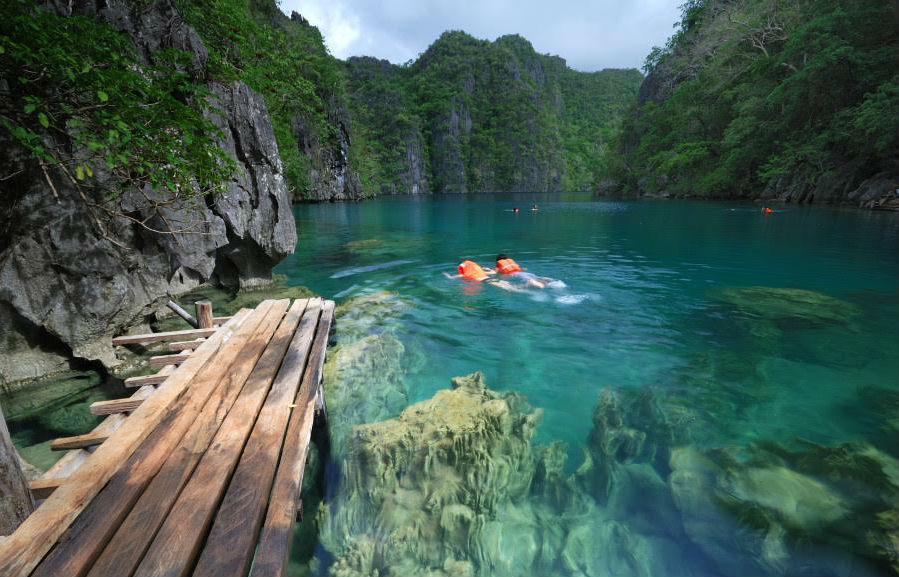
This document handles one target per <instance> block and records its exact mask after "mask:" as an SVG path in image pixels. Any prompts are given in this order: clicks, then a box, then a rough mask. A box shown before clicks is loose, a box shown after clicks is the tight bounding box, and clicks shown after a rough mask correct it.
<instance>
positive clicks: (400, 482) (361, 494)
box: [322, 373, 541, 575]
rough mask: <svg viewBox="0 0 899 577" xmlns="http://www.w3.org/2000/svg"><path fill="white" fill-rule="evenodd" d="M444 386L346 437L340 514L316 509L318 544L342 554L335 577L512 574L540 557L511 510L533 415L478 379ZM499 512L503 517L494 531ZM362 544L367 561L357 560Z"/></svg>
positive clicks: (528, 454) (527, 480)
mask: <svg viewBox="0 0 899 577" xmlns="http://www.w3.org/2000/svg"><path fill="white" fill-rule="evenodd" d="M452 385H453V388H452V389H451V390H442V391H439V392H438V393H437V394H436V395H435V396H434V397H433V398H432V399H430V400H427V401H423V402H420V403H416V404H414V405H412V406H410V407H408V408H407V409H405V410H404V411H403V412H402V413H401V414H400V416H399V417H397V418H395V419H391V420H388V421H383V422H379V423H373V424H368V425H361V426H358V427H356V428H355V429H354V434H353V436H352V438H351V439H350V440H349V442H348V447H347V450H348V454H347V462H346V471H345V472H346V479H345V485H344V487H343V488H342V490H343V497H344V503H343V506H340V507H338V508H337V509H336V511H335V512H334V513H333V514H332V513H331V512H330V510H328V509H323V517H324V518H323V523H322V526H323V529H324V530H323V541H324V542H325V543H326V544H327V545H328V546H329V548H331V549H332V550H333V551H341V552H343V554H342V555H340V556H339V560H338V562H337V565H338V566H339V567H340V568H341V571H342V573H341V574H347V575H350V574H352V573H349V572H348V571H349V569H350V568H353V570H355V571H358V572H360V573H361V574H371V573H372V571H371V569H372V567H369V566H367V564H366V563H367V561H366V560H367V559H369V558H373V559H376V560H379V561H380V563H379V567H375V569H378V570H379V571H381V574H403V573H402V571H400V568H402V569H403V570H404V571H405V570H413V569H414V571H415V574H429V573H434V572H435V571H438V570H439V571H441V572H445V573H448V572H447V571H445V569H451V570H452V572H453V573H457V574H465V573H466V572H467V568H468V567H469V564H472V563H474V564H475V565H477V566H485V567H493V568H494V569H495V570H496V571H498V574H510V575H511V574H517V573H518V571H520V568H521V567H522V566H529V565H530V564H531V562H532V561H533V559H534V557H535V556H537V555H538V554H539V547H538V544H537V541H536V538H535V536H534V535H533V526H534V525H535V522H534V520H533V519H532V518H531V517H532V513H530V512H529V511H527V510H523V511H519V512H517V513H516V512H515V511H516V510H515V508H514V503H515V502H516V501H521V500H523V499H524V498H525V497H526V496H527V495H528V492H529V488H530V484H531V480H532V478H533V476H534V470H535V466H536V465H535V459H534V455H533V453H532V451H531V449H530V446H529V440H530V438H531V436H532V435H533V433H534V428H535V427H536V424H537V422H538V420H539V418H540V414H541V411H540V410H539V409H538V410H534V409H532V408H531V407H529V406H528V405H527V404H526V403H524V401H523V400H521V399H520V398H518V397H517V396H516V395H513V394H500V393H497V392H494V391H492V390H490V389H488V388H487V387H486V385H485V384H484V380H483V375H481V373H473V374H471V375H468V376H466V377H457V378H455V379H453V382H452ZM501 510H502V511H504V512H505V513H504V515H507V516H508V518H505V519H504V520H503V522H502V523H497V521H496V516H497V515H498V514H500V511H501ZM513 518H517V519H518V521H517V522H513ZM366 541H371V542H372V543H373V546H374V553H373V554H372V555H371V556H368V555H361V554H360V551H361V550H364V549H365V548H366V547H365V546H363V544H364V543H365V542H366ZM447 559H452V560H453V563H452V564H451V566H445V565H446V560H447ZM364 561H365V562H364ZM522 563H524V565H522ZM385 571H386V572H387V573H384V572H385ZM434 574H437V573H434Z"/></svg>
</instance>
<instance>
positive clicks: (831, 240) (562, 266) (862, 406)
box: [276, 194, 899, 574]
mask: <svg viewBox="0 0 899 577" xmlns="http://www.w3.org/2000/svg"><path fill="white" fill-rule="evenodd" d="M534 203H538V205H539V211H537V212H532V211H531V210H530V206H531V205H532V204H534ZM514 207H519V208H520V209H521V210H520V212H518V213H517V214H516V213H514V212H512V209H513V208H514ZM294 214H295V216H296V220H297V231H298V234H299V240H298V244H297V251H296V254H294V255H292V256H290V257H288V258H287V259H285V260H284V261H283V262H282V263H281V264H280V265H279V266H278V267H277V270H276V272H278V273H281V274H284V275H286V276H287V278H288V283H290V284H297V285H303V286H306V287H309V288H310V289H312V290H313V291H315V292H317V293H319V294H322V295H324V296H327V297H331V298H334V299H336V300H337V301H338V304H340V303H341V302H345V301H347V300H349V299H351V298H354V297H358V296H363V295H367V294H372V293H378V292H380V291H389V292H390V293H393V294H395V295H396V296H397V298H400V299H403V300H404V301H405V302H408V303H409V306H408V307H406V308H404V309H403V310H402V311H401V312H400V313H399V315H398V317H397V318H395V319H391V329H390V330H391V332H392V334H393V335H394V336H395V337H396V338H397V339H398V340H399V341H400V342H401V343H402V344H403V348H404V355H403V360H402V364H403V368H402V379H403V381H404V385H405V388H406V390H407V393H408V403H414V402H418V401H422V400H426V399H430V398H431V397H432V396H433V395H434V394H435V392H436V391H438V390H439V389H445V388H447V387H448V386H449V382H450V379H451V377H454V376H456V375H464V374H468V373H471V372H473V371H476V370H478V371H482V372H483V373H484V376H485V378H486V382H487V383H488V385H489V387H490V388H491V389H494V390H497V391H503V392H505V391H514V392H517V393H521V394H522V395H524V397H525V398H526V399H527V401H528V402H529V403H530V404H531V405H533V406H536V407H540V408H541V409H542V410H543V415H542V419H541V421H540V424H539V425H538V427H537V430H536V434H535V436H534V438H533V439H532V442H533V443H534V444H548V443H551V442H554V441H561V442H564V443H565V444H566V446H567V449H566V452H567V456H568V458H567V464H566V465H565V473H566V474H570V473H573V472H574V471H575V470H576V469H577V468H578V467H579V466H580V465H581V464H582V462H583V460H584V454H585V448H587V447H586V445H587V443H588V438H589V436H590V434H591V430H592V429H593V427H594V422H593V418H592V416H593V412H594V409H595V407H596V404H597V398H598V396H599V394H600V392H601V391H602V390H604V389H611V390H613V391H621V392H627V391H635V390H636V391H641V390H649V389H651V390H653V391H655V393H654V394H656V395H657V396H659V397H660V398H662V399H663V400H664V399H665V397H666V396H668V395H680V396H681V397H684V396H686V398H688V399H689V404H690V405H691V407H690V408H691V410H693V411H694V416H693V418H692V420H691V421H690V422H689V424H688V426H687V428H689V429H690V431H689V433H690V437H691V441H690V443H691V446H692V447H695V448H696V449H697V450H699V451H704V450H710V449H720V448H727V447H743V448H745V447H747V446H755V445H756V444H764V443H768V442H773V443H777V444H779V445H782V446H785V447H796V446H797V445H796V443H797V442H799V443H801V442H804V441H808V442H811V443H814V444H817V445H822V446H827V447H835V446H838V445H840V444H842V443H848V442H853V443H861V444H864V446H868V445H872V446H874V447H876V448H877V449H878V450H879V451H880V452H881V453H880V455H881V456H882V457H883V456H884V455H886V456H888V458H887V459H886V461H885V462H887V463H888V466H886V467H885V470H887V469H889V470H892V469H891V467H892V466H893V465H892V463H893V462H894V459H895V458H896V456H897V454H899V443H897V441H899V429H897V421H899V419H897V417H899V413H897V411H899V404H897V399H899V258H897V256H899V255H897V253H899V242H897V241H899V215H896V214H884V213H872V212H863V211H858V210H845V209H836V208H825V207H799V206H789V205H788V206H783V207H777V209H776V212H775V213H773V214H762V213H761V211H760V207H759V205H756V204H739V203H716V202H679V201H659V202H609V201H605V200H597V199H592V198H591V197H590V196H589V195H580V194H552V195H529V194H516V195H499V194H498V195H467V196H434V197H395V198H382V199H379V200H374V201H367V202H364V203H359V204H350V203H343V204H313V205H298V206H296V207H295V208H294ZM500 252H502V253H507V254H508V255H510V256H512V257H513V258H514V259H516V260H517V262H518V263H519V264H521V265H522V266H524V267H526V268H527V269H528V270H529V271H531V272H534V273H536V274H538V275H542V276H547V277H552V278H557V279H561V280H563V281H564V283H565V285H567V286H566V288H564V289H545V290H536V289H534V290H528V291H525V292H507V291H505V290H501V289H500V288H497V287H496V286H491V285H486V284H482V283H472V282H467V281H463V280H459V279H448V278H446V277H445V276H444V274H443V273H445V272H448V273H454V272H455V268H456V265H457V264H458V263H459V262H460V261H461V260H462V259H472V260H475V261H477V262H479V263H481V264H482V265H484V266H492V263H493V260H494V258H495V256H496V255H497V253H500ZM748 287H764V288H763V289H749V290H746V289H747V288H748ZM768 289H775V290H774V291H769V290H768ZM776 289H801V290H802V291H812V292H811V293H805V292H801V293H796V294H798V295H799V297H798V298H799V300H800V301H801V302H799V303H798V304H796V303H792V302H788V303H787V304H783V302H784V300H785V299H786V298H787V296H785V295H791V294H793V293H790V292H783V293H781V292H778V291H777V290H776ZM810 295H811V296H810ZM781 296H784V299H781V298H780V297H781ZM808 299H812V300H811V301H810V302H806V301H807V300H808ZM815 299H819V300H815ZM337 327H338V328H337V340H338V344H339V341H340V320H338V325H337ZM691 395H692V396H691ZM360 402H362V403H364V402H365V400H364V399H363V400H361V401H360ZM384 416H389V417H392V416H395V415H384ZM332 418H333V419H341V415H339V414H337V415H333V416H332ZM338 458H339V455H338ZM771 467H774V465H771V464H770V463H769V464H767V465H765V466H763V467H761V469H759V470H765V471H769V470H773V469H772V468H771ZM669 472H670V471H669ZM664 474H665V473H660V475H661V476H662V480H663V481H665V480H666V479H664ZM821 475H822V476H824V477H826V476H827V474H825V473H821ZM813 477H814V476H813ZM791 479H792V478H791ZM793 480H795V479H793ZM831 480H832V479H831ZM824 481H827V479H824ZM791 482H792V481H791V480H788V481H785V483H786V484H783V483H781V484H778V483H780V481H772V482H771V483H769V484H768V485H766V484H765V483H762V482H761V481H759V483H758V485H759V487H757V491H758V492H760V493H761V497H758V496H757V497H756V499H755V501H754V502H755V503H756V504H757V503H758V502H759V501H761V502H765V498H766V492H770V493H771V494H774V493H777V492H778V491H781V492H783V491H787V492H789V491H791V490H793V488H795V487H794V486H793V485H790V483H791ZM805 482H806V479H805V477H803V479H802V480H801V482H799V481H797V483H799V485H801V484H802V483H805ZM810 482H811V481H809V483H810ZM815 482H817V481H815ZM822 482H823V481H822ZM810 486H811V485H810ZM744 489H745V487H744ZM844 489H845V487H844ZM848 490H849V491H850V493H852V491H856V492H858V491H862V492H864V491H867V489H864V488H862V489H857V488H855V489H848ZM889 491H894V489H892V488H891V489H888V492H889ZM744 492H745V491H744ZM781 496H782V495H781ZM708 498H709V501H710V504H709V507H713V506H714V504H713V503H711V501H712V500H713V499H714V497H713V495H711V494H710V495H709V496H708ZM778 498H779V497H778ZM892 501H893V502H896V501H899V493H894V494H893V499H892ZM797 503H798V504H797ZM769 505H770V503H769ZM772 507H773V509H769V513H770V511H772V510H773V511H774V514H775V516H776V515H781V516H783V515H787V513H785V512H784V507H780V508H778V507H779V505H772ZM790 507H792V508H793V510H803V508H808V507H813V506H812V505H810V504H808V503H805V502H803V501H802V498H799V500H798V501H797V502H796V503H793V504H791V505H790V504H788V505H786V508H787V509H789V508H790ZM875 513H876V512H875ZM875 513H870V514H872V515H873V514H875ZM734 515H735V518H734V519H732V522H733V524H732V525H726V526H725V525H722V526H721V527H720V530H721V531H724V532H728V531H744V530H750V531H751V529H746V528H745V527H746V523H745V522H744V521H745V519H744V520H741V519H740V518H738V517H739V514H738V513H735V514H734ZM847 519H848V517H847ZM625 521H626V519H625ZM847 522H848V521H847ZM811 523H812V524H814V523H815V522H814V521H812V522H811ZM822 523H823V521H822ZM783 524H784V526H786V527H787V533H788V534H789V533H790V531H791V530H793V529H796V527H795V523H794V526H793V527H792V529H791V526H790V522H789V519H787V520H784V521H783ZM750 525H751V524H750ZM800 529H801V530H808V527H803V528H800ZM635 531H636V530H635ZM765 531H766V530H765V529H764V528H762V529H757V532H759V534H760V539H761V540H762V541H764V539H763V538H764V535H765ZM694 532H695V531H694ZM800 532H801V531H800ZM687 533H690V531H687ZM694 537H695V535H694ZM671 539H673V540H674V542H675V543H676V546H677V547H678V548H679V549H680V550H681V552H683V555H684V556H685V558H686V557H691V558H694V560H693V561H690V562H689V563H688V562H687V561H684V565H681V566H679V567H680V569H679V571H680V570H682V572H683V574H719V573H728V574H757V573H758V572H759V571H760V569H759V567H760V566H761V567H762V568H763V569H764V571H765V572H770V573H771V574H777V573H779V572H782V571H784V570H789V571H796V570H797V569H796V568H797V567H806V568H807V570H808V571H810V572H812V573H814V572H816V571H821V570H822V568H824V569H826V570H827V571H828V573H829V574H847V573H851V574H879V573H880V572H881V571H882V570H883V565H877V564H873V565H871V564H868V562H867V561H858V560H857V559H855V554H856V553H858V551H853V550H852V549H853V547H854V546H853V545H846V544H844V545H842V546H838V545H833V544H832V543H824V544H820V543H819V544H817V545H815V546H814V547H812V548H811V549H808V548H806V549H803V550H802V551H799V549H801V547H798V546H797V547H798V548H797V549H796V550H795V551H794V550H793V549H791V553H790V555H792V557H791V558H792V561H790V562H789V563H792V564H788V565H783V566H782V567H781V568H780V570H778V565H777V563H776V562H774V561H772V562H770V563H768V564H767V565H765V564H764V563H762V564H761V565H754V564H751V563H749V562H747V563H746V564H741V562H739V561H738V559H742V558H743V557H742V556H749V557H752V555H749V553H748V552H747V551H742V552H741V551H737V550H734V551H731V552H727V546H726V545H722V546H721V547H723V548H724V551H725V552H726V553H727V554H731V553H732V554H733V557H734V559H735V561H734V563H735V564H736V565H727V564H724V565H722V563H721V562H720V561H716V560H715V559H713V558H712V557H714V555H711V556H710V555H708V552H709V550H710V549H714V548H715V546H717V545H716V544H712V545H708V544H707V545H708V546H706V547H701V546H697V545H696V541H697V538H693V539H682V540H680V541H679V540H678V538H676V537H672V538H671ZM699 540H701V539H699ZM807 540H808V541H810V542H815V541H816V538H814V537H809V538H808V539H807ZM800 541H801V539H800ZM787 542H789V539H787ZM608 546H609V545H608V543H604V542H601V541H597V542H596V543H595V547H596V549H597V550H598V553H597V554H598V555H600V556H601V555H604V554H605V553H608V552H603V550H602V549H603V547H608ZM790 546H791V547H792V545H790ZM734 547H735V548H736V547H739V546H738V545H734ZM651 549H652V547H650V550H651ZM693 550H695V555H693V554H691V553H687V551H693ZM810 551H811V552H810ZM769 553H770V552H769ZM660 554H661V553H660ZM759 555H761V554H759ZM802 555H807V556H810V557H814V558H815V561H814V562H812V561H809V562H808V563H806V564H805V565H803V562H802V561H796V559H797V558H799V557H801V556H802ZM756 557H758V555H756ZM777 557H778V555H776V554H770V555H769V558H775V559H776V558H777ZM830 557H832V558H833V559H830ZM868 557H870V555H868ZM829 559H830V560H829ZM847 559H849V560H848V561H847ZM769 561H770V559H769ZM785 563H786V562H785ZM666 566H668V567H671V565H666ZM637 567H642V565H637ZM475 570H476V571H477V572H479V574H490V570H489V568H485V567H478V566H475ZM319 571H323V569H321V568H320V569H319ZM552 571H553V572H558V573H560V574H574V573H577V571H575V570H574V569H573V568H572V566H571V564H570V563H568V564H567V565H566V564H565V563H562V562H557V563H556V564H555V565H553V569H552ZM497 572H498V573H500V572H501V571H499V570H497ZM584 572H585V573H587V574H591V571H586V570H585V571H584ZM600 572H601V571H600ZM593 573H596V571H593Z"/></svg>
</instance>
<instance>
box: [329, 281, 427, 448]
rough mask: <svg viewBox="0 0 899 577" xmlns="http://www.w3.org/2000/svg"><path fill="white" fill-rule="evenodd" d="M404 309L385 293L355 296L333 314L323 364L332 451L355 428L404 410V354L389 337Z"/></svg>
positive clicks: (390, 295)
mask: <svg viewBox="0 0 899 577" xmlns="http://www.w3.org/2000/svg"><path fill="white" fill-rule="evenodd" d="M408 307H409V303H408V301H405V300H403V299H400V298H398V297H397V296H396V295H394V294H392V293H389V292H383V291H382V292H377V293H372V294H368V295H363V296H359V297H356V298H353V299H350V300H348V301H346V302H345V303H342V304H340V305H339V306H338V307H337V310H336V312H335V317H336V322H335V328H334V346H332V347H331V349H329V351H328V356H327V359H326V361H325V367H324V375H323V380H322V382H323V386H324V389H325V398H326V399H327V403H328V411H330V412H332V413H334V414H337V415H340V418H339V419H334V420H333V422H332V423H331V430H330V433H331V442H332V444H333V445H334V450H335V451H337V452H342V448H343V445H344V442H345V439H346V437H347V435H348V434H349V432H350V429H351V428H352V426H354V425H359V424H362V423H371V422H375V421H381V420H384V419H389V418H391V417H395V416H396V415H398V414H399V413H400V411H402V410H403V408H404V407H405V406H406V405H408V404H409V401H408V393H407V391H406V385H405V383H404V382H403V374H404V369H403V356H404V354H405V353H406V348H405V347H404V346H403V343H401V342H400V341H399V339H397V337H396V336H395V335H394V333H393V327H394V323H393V322H392V319H394V318H395V317H397V316H398V315H399V314H401V313H402V312H403V311H404V310H406V309H407V308H408Z"/></svg>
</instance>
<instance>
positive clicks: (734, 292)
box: [718, 287, 860, 324]
mask: <svg viewBox="0 0 899 577" xmlns="http://www.w3.org/2000/svg"><path fill="white" fill-rule="evenodd" d="M718 299H719V300H720V301H722V302H724V303H727V304H729V305H731V306H734V307H736V308H737V309H739V310H741V311H744V312H746V313H749V314H751V315H753V316H756V317H760V318H763V319H770V320H775V321H789V320H799V321H806V322H810V323H816V324H822V323H849V322H850V321H852V320H853V319H854V318H855V317H856V316H858V314H859V313H860V310H859V308H858V307H857V306H856V305H854V304H851V303H848V302H846V301H842V300H840V299H836V298H834V297H831V296H828V295H825V294H822V293H819V292H815V291H810V290H805V289H794V288H773V287H743V288H731V289H727V290H725V291H723V292H721V293H720V295H718Z"/></svg>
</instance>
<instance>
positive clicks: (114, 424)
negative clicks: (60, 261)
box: [41, 385, 156, 479]
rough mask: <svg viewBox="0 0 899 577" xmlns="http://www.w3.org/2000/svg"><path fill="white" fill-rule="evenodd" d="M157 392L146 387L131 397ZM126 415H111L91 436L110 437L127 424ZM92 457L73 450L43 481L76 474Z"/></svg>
mask: <svg viewBox="0 0 899 577" xmlns="http://www.w3.org/2000/svg"><path fill="white" fill-rule="evenodd" d="M155 391H156V389H155V388H153V387H151V386H149V385H146V386H143V387H141V388H140V389H138V390H137V391H135V392H134V394H133V395H131V398H132V399H135V398H137V399H146V398H147V397H149V396H150V395H152V394H153V393H154V392H155ZM125 418H126V417H125V415H123V414H121V413H117V414H115V415H109V416H108V417H106V418H105V419H103V420H102V421H100V424H99V425H97V426H96V427H94V430H93V431H91V432H90V433H89V434H95V435H100V434H103V435H107V436H109V435H110V434H111V433H112V432H113V431H115V430H116V429H118V428H119V427H121V426H122V425H123V424H124V423H125ZM90 456H91V453H90V452H89V451H86V450H84V449H73V450H70V451H68V452H67V453H66V454H65V455H63V456H62V458H61V459H60V460H58V461H56V463H55V464H54V465H53V466H52V467H50V468H49V469H47V470H46V471H45V472H44V474H43V475H42V476H41V478H42V479H59V478H64V477H68V476H70V475H71V474H72V473H74V472H75V470H76V469H78V467H80V466H81V464H82V463H84V461H86V460H87V458H88V457H90Z"/></svg>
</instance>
